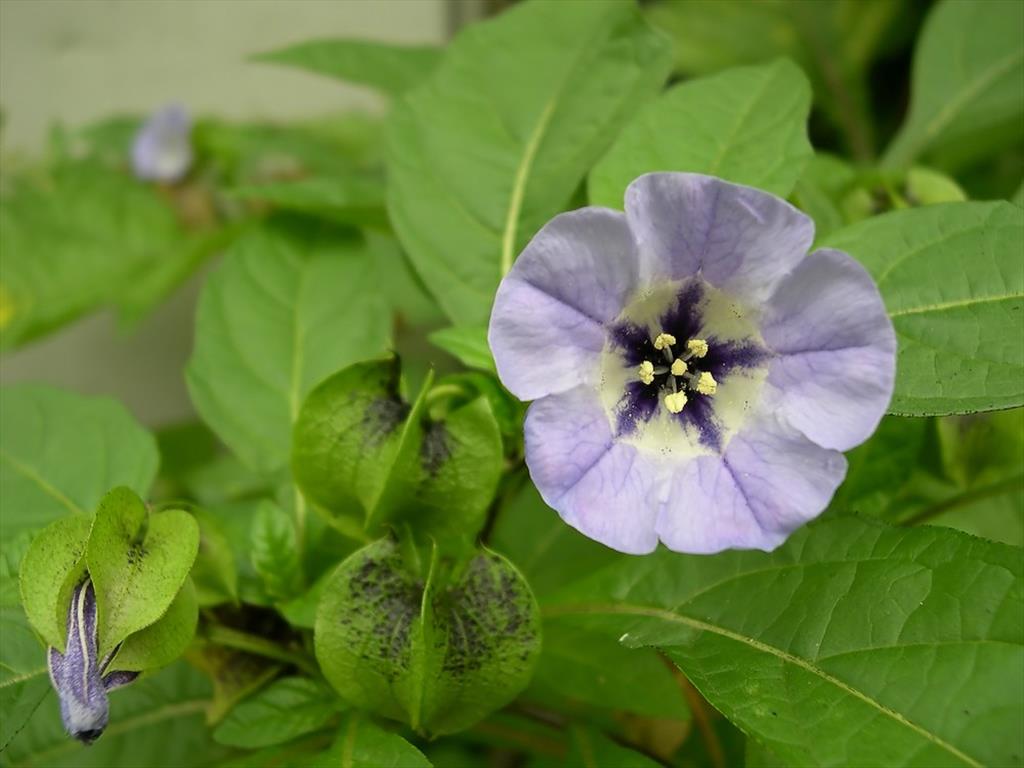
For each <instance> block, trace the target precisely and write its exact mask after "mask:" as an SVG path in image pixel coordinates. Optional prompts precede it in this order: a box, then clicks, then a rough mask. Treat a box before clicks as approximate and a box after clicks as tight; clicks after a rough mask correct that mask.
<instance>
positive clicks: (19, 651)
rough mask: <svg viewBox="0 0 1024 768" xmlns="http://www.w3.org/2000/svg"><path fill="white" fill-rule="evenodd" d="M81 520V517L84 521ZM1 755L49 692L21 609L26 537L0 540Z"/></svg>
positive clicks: (38, 652) (41, 654) (38, 649)
mask: <svg viewBox="0 0 1024 768" xmlns="http://www.w3.org/2000/svg"><path fill="white" fill-rule="evenodd" d="M83 519H84V518H83ZM0 547H2V550H0V555H2V556H0V638H3V642H2V643H0V753H2V752H3V751H4V750H6V749H7V745H8V744H10V743H11V740H12V739H13V738H14V737H15V736H17V735H18V733H20V732H21V730H22V729H23V728H24V727H25V725H26V723H28V722H29V721H30V720H31V719H32V717H33V715H35V713H36V711H37V710H38V709H39V706H40V705H41V704H42V702H43V699H45V698H46V695H47V693H49V691H50V678H49V675H48V674H47V668H46V656H45V653H44V652H43V649H42V648H41V647H40V645H39V639H38V638H37V636H36V634H35V633H34V632H33V631H32V627H31V625H30V624H29V622H28V618H27V617H26V616H25V612H24V611H23V610H22V608H21V604H20V602H19V596H18V563H19V562H20V561H21V560H22V559H23V556H24V554H25V553H26V552H27V551H28V548H29V542H28V534H27V532H26V533H23V534H22V535H20V536H18V537H16V538H14V539H8V538H7V537H6V536H5V537H3V540H2V541H0Z"/></svg>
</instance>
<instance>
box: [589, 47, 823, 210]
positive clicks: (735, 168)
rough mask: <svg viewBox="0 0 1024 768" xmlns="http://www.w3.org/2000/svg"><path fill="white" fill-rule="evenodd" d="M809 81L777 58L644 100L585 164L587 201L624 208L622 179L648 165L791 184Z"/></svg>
mask: <svg viewBox="0 0 1024 768" xmlns="http://www.w3.org/2000/svg"><path fill="white" fill-rule="evenodd" d="M810 110H811V86H810V84H809V83H808V82H807V78H806V77H805V76H804V74H803V72H801V71H800V70H799V68H797V67H796V66H795V65H794V64H792V63H791V62H789V61H787V60H785V59H782V60H779V61H776V62H774V63H772V64H766V65H764V66H759V67H742V68H737V69H730V70H726V71H725V72H722V73H720V74H717V75H714V76H711V77H704V78H700V79H697V80H690V81H687V82H685V83H682V84H681V85H677V86H675V87H674V88H672V89H670V90H668V91H666V92H665V93H664V94H663V95H661V96H660V97H659V98H658V99H657V100H655V101H653V102H651V103H650V104H648V105H647V106H645V107H644V108H643V109H642V110H641V111H640V113H639V114H638V115H637V117H636V118H635V119H634V120H633V121H632V122H631V123H629V125H627V126H626V128H625V129H624V130H623V131H622V133H621V134H620V135H619V138H618V139H617V140H616V142H615V143H614V144H613V145H612V148H611V150H609V152H608V154H607V155H605V156H604V158H603V159H602V160H601V162H599V163H598V164H597V165H596V166H594V169H593V170H592V171H591V172H590V177H589V181H588V189H589V192H590V202H591V203H593V204H594V205H602V206H605V207H609V208H616V209H620V210H621V209H622V206H623V197H624V196H625V192H626V187H627V186H629V183H630V182H631V181H633V179H635V178H636V177H638V176H642V175H643V174H645V173H650V172H652V171H690V172H693V173H705V174H708V175H709V176H718V177H719V178H722V179H725V180H726V181H732V182H735V183H737V184H746V185H748V186H751V187H759V188H761V189H765V190H767V191H769V192H772V193H774V194H776V195H779V196H781V197H785V196H786V195H788V194H789V193H790V192H791V191H792V190H793V185H794V184H796V181H797V179H799V178H800V174H801V173H802V172H803V169H804V166H805V165H806V163H807V161H808V160H810V158H811V156H812V155H813V154H814V150H812V149H811V143H810V142H809V141H808V140H807V115H808V114H809V113H810Z"/></svg>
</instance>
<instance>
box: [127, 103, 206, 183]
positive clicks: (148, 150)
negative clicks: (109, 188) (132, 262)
mask: <svg viewBox="0 0 1024 768" xmlns="http://www.w3.org/2000/svg"><path fill="white" fill-rule="evenodd" d="M191 132H192V123H191V120H190V119H189V116H188V112H186V111H185V108H184V107H182V106H181V105H178V104H170V105H168V106H166V107H163V108H162V109H160V110H157V111H156V112H154V113H153V115H151V116H150V118H149V120H147V121H146V122H145V124H144V125H143V126H142V127H141V128H140V129H139V131H138V133H136V134H135V141H134V143H133V144H132V170H133V171H134V172H135V175H136V176H137V177H138V178H140V179H143V180H145V181H167V182H174V181H179V180H181V178H182V177H184V175H185V174H186V173H187V172H188V169H189V167H190V166H191V165H192V142H191V140H190V136H191Z"/></svg>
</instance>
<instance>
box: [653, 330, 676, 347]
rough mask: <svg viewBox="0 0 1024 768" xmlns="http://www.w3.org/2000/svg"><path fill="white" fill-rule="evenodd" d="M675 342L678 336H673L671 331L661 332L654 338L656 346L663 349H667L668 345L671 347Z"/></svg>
mask: <svg viewBox="0 0 1024 768" xmlns="http://www.w3.org/2000/svg"><path fill="white" fill-rule="evenodd" d="M675 343H676V337H675V336H673V335H672V334H671V333H659V334H658V335H657V337H656V338H655V339H654V348H655V349H658V350H661V349H665V348H666V347H671V346H672V345H673V344H675Z"/></svg>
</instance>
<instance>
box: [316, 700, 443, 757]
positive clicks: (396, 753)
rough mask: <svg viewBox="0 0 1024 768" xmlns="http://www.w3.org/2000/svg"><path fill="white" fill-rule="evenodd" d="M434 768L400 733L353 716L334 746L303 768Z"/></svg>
mask: <svg viewBox="0 0 1024 768" xmlns="http://www.w3.org/2000/svg"><path fill="white" fill-rule="evenodd" d="M339 765H340V766H344V768H384V766H388V767H389V768H390V767H391V766H393V767H394V768H431V766H430V762H429V761H428V760H427V758H425V757H424V756H423V753H422V752H420V751H419V750H418V749H416V747H414V746H413V745H412V744H410V743H409V742H407V741H406V740H405V739H403V738H402V737H401V736H399V735H398V734H397V733H391V732H390V731H385V730H384V729H383V728H380V727H379V726H376V725H374V724H373V723H372V722H371V721H370V720H368V719H367V718H366V717H365V716H363V715H359V714H357V713H352V714H351V715H349V716H348V718H347V719H346V720H345V722H344V723H343V724H342V726H341V730H340V731H339V733H338V738H337V740H336V741H335V742H334V745H333V746H332V747H331V748H330V749H329V750H327V751H326V752H323V753H321V754H319V755H317V756H315V757H314V758H312V759H311V760H310V761H309V762H304V763H303V766H304V768H337V766H339Z"/></svg>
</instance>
